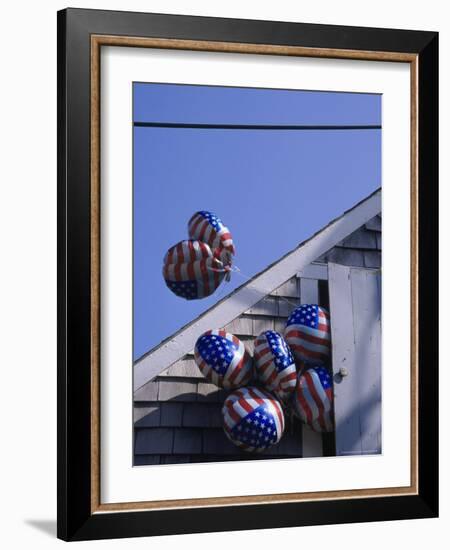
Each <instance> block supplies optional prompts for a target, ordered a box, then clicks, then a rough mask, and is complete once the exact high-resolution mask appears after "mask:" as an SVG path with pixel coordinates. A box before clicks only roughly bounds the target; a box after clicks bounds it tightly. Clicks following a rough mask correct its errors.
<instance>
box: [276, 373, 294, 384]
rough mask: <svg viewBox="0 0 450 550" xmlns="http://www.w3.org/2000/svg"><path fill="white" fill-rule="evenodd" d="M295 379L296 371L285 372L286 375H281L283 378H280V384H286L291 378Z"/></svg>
mask: <svg viewBox="0 0 450 550" xmlns="http://www.w3.org/2000/svg"><path fill="white" fill-rule="evenodd" d="M296 379H297V373H296V372H290V373H289V374H286V376H283V378H282V379H281V380H280V384H286V385H287V384H288V382H290V381H291V380H296Z"/></svg>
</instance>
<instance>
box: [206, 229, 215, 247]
mask: <svg viewBox="0 0 450 550" xmlns="http://www.w3.org/2000/svg"><path fill="white" fill-rule="evenodd" d="M216 236H217V233H216V231H215V229H211V233H210V234H209V239H208V244H209V246H212V244H213V242H214V239H215V238H216Z"/></svg>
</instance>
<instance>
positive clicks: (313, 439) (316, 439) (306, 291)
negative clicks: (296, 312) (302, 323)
mask: <svg viewBox="0 0 450 550" xmlns="http://www.w3.org/2000/svg"><path fill="white" fill-rule="evenodd" d="M300 301H301V303H302V304H317V303H318V302H319V281H318V280H316V279H304V278H302V279H300ZM302 440H303V456H305V457H306V456H308V457H313V456H322V455H323V443H322V436H321V434H319V433H316V432H314V431H313V430H310V429H309V428H308V426H305V425H302Z"/></svg>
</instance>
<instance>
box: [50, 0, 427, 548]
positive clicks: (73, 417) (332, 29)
mask: <svg viewBox="0 0 450 550" xmlns="http://www.w3.org/2000/svg"><path fill="white" fill-rule="evenodd" d="M92 35H111V36H121V37H126V36H131V37H151V38H168V39H181V40H195V41H218V42H229V43H241V44H265V45H267V44H269V45H280V46H300V47H305V48H327V49H337V50H348V51H350V50H352V51H365V52H375V51H376V52H400V53H408V54H414V55H416V56H417V62H418V65H417V67H418V72H417V79H418V104H417V115H418V116H417V127H418V187H417V189H418V212H417V216H418V229H417V230H418V317H417V328H418V364H419V369H418V380H417V382H418V491H417V494H415V495H407V496H390V497H386V496H380V497H375V498H374V497H372V498H351V499H350V498H349V499H345V498H344V499H339V500H317V501H311V502H286V503H264V504H251V505H247V509H246V513H245V514H242V513H241V510H242V507H241V506H238V505H234V506H233V505H229V506H221V507H213V506H209V507H208V506H206V507H199V508H194V507H192V508H176V509H165V510H162V509H158V510H151V511H127V510H126V509H124V510H123V511H115V512H113V513H108V512H102V513H95V512H93V511H92V485H93V483H95V482H96V480H95V479H94V477H95V473H94V471H93V470H92V454H91V451H92V449H91V438H90V434H91V430H92V415H91V396H92V393H91V392H92V386H91V384H92V380H91V359H92V352H93V350H92V340H91V304H92V302H91V262H92V256H91V245H90V243H91V226H90V222H89V220H90V219H91V185H90V182H91V147H90V140H91V110H90V109H91V95H90V94H91V72H90V68H91V65H90V64H91V36H92ZM57 131H58V472H57V475H58V532H57V535H58V537H59V538H61V539H64V540H88V539H101V538H115V537H139V536H150V535H165V534H180V533H201V532H212V531H229V530H246V529H259V528H266V529H267V528H277V527H290V526H301V525H321V524H329V523H351V522H367V521H386V520H397V519H413V518H430V517H436V516H437V515H438V330H437V327H438V269H437V266H438V34H437V33H435V32H423V31H410V30H393V29H375V28H361V27H344V26H332V25H313V24H301V23H281V22H272V21H252V20H232V19H222V18H210V17H192V16H174V15H162V14H148V13H130V12H114V11H100V10H85V9H66V10H63V11H60V12H59V13H58V129H57ZM399 206H400V205H399ZM422 365H423V366H424V368H420V366H422ZM425 367H426V368H425Z"/></svg>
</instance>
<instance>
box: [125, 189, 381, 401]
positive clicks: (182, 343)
mask: <svg viewBox="0 0 450 550" xmlns="http://www.w3.org/2000/svg"><path fill="white" fill-rule="evenodd" d="M380 211H381V190H379V191H377V192H376V193H373V194H372V195H370V196H369V197H368V198H367V199H365V200H364V201H362V202H361V203H359V204H358V205H357V206H355V207H354V208H353V209H351V210H349V211H348V212H347V213H346V214H344V215H343V216H341V217H340V218H337V219H336V220H334V221H333V222H331V223H330V224H329V225H327V226H326V227H325V228H324V229H322V230H321V231H319V232H318V233H317V234H316V235H314V236H313V237H312V238H310V239H309V240H307V241H305V242H304V243H302V244H301V245H299V246H298V247H297V248H296V249H295V250H293V251H292V252H289V253H288V254H286V256H284V257H283V258H281V259H280V261H278V262H277V263H275V264H274V265H273V266H271V267H269V268H268V269H266V270H265V271H263V272H262V273H260V274H259V275H257V276H255V277H254V278H253V279H252V280H250V281H248V283H246V284H245V285H243V286H242V287H240V288H239V289H238V290H236V291H235V292H233V293H232V294H231V295H230V296H229V297H228V298H225V299H224V300H223V301H222V302H219V303H218V304H216V305H215V306H213V307H212V308H211V309H209V310H208V311H206V312H205V313H204V314H202V315H201V316H200V317H198V318H197V319H196V320H194V321H193V322H191V323H190V324H189V325H188V326H186V328H185V329H183V330H181V331H180V332H178V333H176V334H175V335H174V336H173V338H172V339H170V340H168V341H166V342H164V343H163V344H161V345H160V346H159V347H158V348H156V349H155V350H154V351H152V352H150V353H148V354H147V355H144V356H143V357H142V358H141V359H138V361H137V362H136V363H135V364H134V380H133V387H134V391H136V390H138V389H139V388H140V387H142V386H143V385H144V384H146V383H147V382H149V381H150V380H152V379H153V378H155V376H157V375H158V374H159V373H160V372H161V371H163V370H164V369H165V368H167V367H168V366H170V365H172V364H173V363H174V362H175V361H178V359H180V358H181V357H183V356H184V355H186V353H189V352H191V351H192V350H193V349H194V346H195V342H196V340H197V338H198V337H199V336H200V335H201V334H203V332H205V331H207V330H209V329H215V328H220V327H223V326H225V325H227V324H228V323H230V322H231V321H233V320H234V319H236V317H239V315H241V314H242V313H244V312H245V311H247V310H248V309H249V308H251V307H252V306H253V305H254V304H256V303H257V302H259V301H260V300H262V299H263V298H264V297H265V296H266V295H267V294H270V292H272V291H273V290H274V289H276V288H278V287H279V286H280V285H282V284H283V283H285V282H286V281H287V280H288V279H290V278H291V277H294V276H295V275H297V273H299V272H301V271H302V270H303V269H304V268H305V267H306V266H308V265H309V264H310V263H311V262H313V261H314V260H315V259H316V258H318V257H319V256H321V255H322V254H324V253H325V252H326V251H327V250H329V249H330V248H333V246H335V245H336V244H337V243H339V242H340V241H342V240H343V239H344V238H345V237H347V236H348V235H349V234H350V233H353V231H356V229H358V227H361V225H363V224H365V223H366V222H367V221H368V220H370V219H372V218H373V217H374V216H376V215H377V214H379V213H380Z"/></svg>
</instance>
